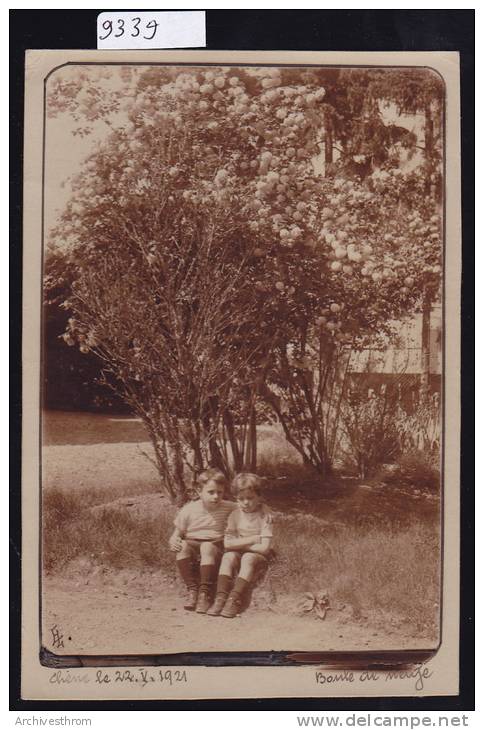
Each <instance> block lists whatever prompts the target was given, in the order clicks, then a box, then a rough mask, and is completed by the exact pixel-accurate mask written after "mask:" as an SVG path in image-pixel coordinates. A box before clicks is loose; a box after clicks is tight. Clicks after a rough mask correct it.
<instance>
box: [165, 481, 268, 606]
mask: <svg viewBox="0 0 484 730" xmlns="http://www.w3.org/2000/svg"><path fill="white" fill-rule="evenodd" d="M226 486H228V482H227V479H226V477H225V476H224V474H223V473H222V472H220V471H219V470H218V469H208V470H207V471H204V472H202V474H200V476H199V478H198V495H199V500H197V501H195V502H189V503H188V504H186V505H184V506H183V507H182V508H181V510H180V511H179V512H178V514H177V515H176V518H175V530H174V532H173V534H172V536H171V537H170V541H169V545H170V549H171V550H172V551H173V552H176V564H177V567H178V570H179V573H180V575H181V577H182V579H183V581H184V582H185V585H186V586H187V589H188V600H187V601H186V603H185V608H186V609H187V610H191V611H193V610H195V611H196V612H197V613H208V615H210V616H220V615H221V616H224V617H225V618H234V616H236V615H237V614H238V613H239V611H240V608H241V605H242V602H243V599H244V597H245V594H246V593H247V591H248V589H249V586H250V584H251V582H252V581H253V579H254V577H255V574H256V572H257V570H258V569H259V568H260V567H261V566H263V565H264V564H265V563H266V562H267V559H268V556H269V554H270V551H271V541H272V517H271V514H270V511H269V510H268V509H267V507H266V506H265V505H264V504H263V503H262V498H261V489H260V486H261V480H260V478H259V477H258V476H257V475H255V474H248V473H243V474H238V475H237V476H236V477H235V479H234V481H233V483H232V488H233V491H234V495H235V497H236V499H237V503H235V502H231V501H228V500H224V499H223V496H224V491H225V487H226ZM198 560H200V567H198ZM219 566H220V570H218V568H219ZM217 571H218V577H217ZM215 580H216V595H215V601H214V600H213V599H214V586H215ZM212 603H213V605H212Z"/></svg>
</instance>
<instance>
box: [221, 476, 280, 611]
mask: <svg viewBox="0 0 484 730" xmlns="http://www.w3.org/2000/svg"><path fill="white" fill-rule="evenodd" d="M261 485H262V480H261V478H260V477H258V476H257V474H251V473H248V472H245V473H241V474H238V475H237V476H236V477H235V479H234V480H233V482H232V491H233V493H234V495H235V497H236V498H237V509H235V510H234V511H233V512H232V513H231V514H230V516H229V518H228V522H227V529H226V531H225V539H224V547H225V553H224V555H223V557H222V562H221V564H220V570H219V575H218V579H217V592H216V596H215V602H214V604H213V606H212V607H211V608H210V610H209V611H208V615H209V616H220V615H222V616H223V617H224V618H234V617H235V616H236V615H237V614H238V613H239V611H240V608H241V606H242V600H243V598H244V596H245V594H246V593H247V590H248V588H249V586H250V584H251V582H252V581H253V579H254V577H255V575H256V573H257V571H258V570H259V568H261V567H263V566H264V565H266V564H267V562H268V556H269V554H270V552H271V543H272V536H273V529H272V526H273V520H272V515H271V513H270V510H268V509H267V507H266V506H265V505H264V504H263V503H262V497H261ZM234 578H235V582H234Z"/></svg>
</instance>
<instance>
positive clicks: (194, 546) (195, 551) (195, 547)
mask: <svg viewBox="0 0 484 730" xmlns="http://www.w3.org/2000/svg"><path fill="white" fill-rule="evenodd" d="M206 542H209V543H211V544H212V545H213V546H214V547H216V548H217V551H218V553H219V554H220V557H221V556H222V553H223V549H224V541H223V539H221V540H190V539H189V538H185V543H186V544H187V545H188V547H189V548H190V552H191V553H192V555H193V556H194V557H197V558H199V557H200V547H201V545H202V544H203V543H206Z"/></svg>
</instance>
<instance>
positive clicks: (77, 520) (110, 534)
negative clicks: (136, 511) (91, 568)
mask: <svg viewBox="0 0 484 730" xmlns="http://www.w3.org/2000/svg"><path fill="white" fill-rule="evenodd" d="M100 497H101V493H100V492H96V491H93V490H89V491H86V492H84V491H82V492H80V491H76V492H72V493H68V492H65V491H64V490H54V489H52V490H47V491H46V492H45V493H44V499H43V564H44V569H45V570H46V571H49V572H56V571H59V570H61V569H62V568H64V567H66V566H67V565H68V564H69V563H70V562H71V561H72V560H75V559H76V558H80V557H83V558H88V559H90V561H91V562H92V563H93V564H94V565H96V564H99V565H105V566H109V567H111V568H115V569H122V568H147V567H157V568H164V569H166V570H171V569H172V567H173V558H172V555H171V553H169V552H168V550H167V547H166V545H167V539H168V536H169V534H170V533H171V531H172V530H173V526H172V523H173V510H172V508H169V509H167V511H166V513H162V514H161V515H158V516H156V518H151V519H143V520H139V519H136V518H135V517H133V516H132V515H130V514H129V513H127V512H125V511H122V510H116V509H109V508H106V509H98V510H95V511H93V510H92V509H90V508H91V507H96V506H97V505H100V504H102V502H101V501H100Z"/></svg>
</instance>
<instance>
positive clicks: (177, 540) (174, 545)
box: [168, 535, 183, 553]
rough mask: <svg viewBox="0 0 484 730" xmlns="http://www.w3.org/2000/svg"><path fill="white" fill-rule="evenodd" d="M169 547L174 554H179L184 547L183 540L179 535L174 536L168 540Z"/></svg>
mask: <svg viewBox="0 0 484 730" xmlns="http://www.w3.org/2000/svg"><path fill="white" fill-rule="evenodd" d="M168 545H169V547H170V550H171V552H172V553H179V552H180V550H181V549H182V547H183V540H182V539H181V537H178V535H172V536H171V537H170V539H169V540H168Z"/></svg>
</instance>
